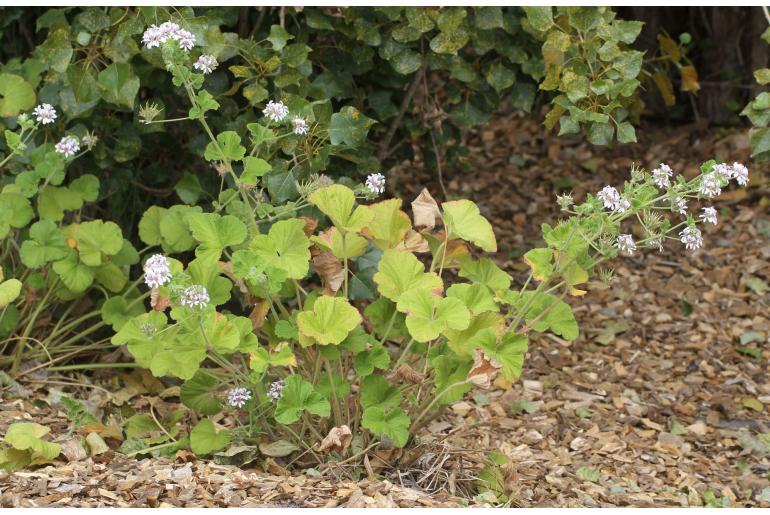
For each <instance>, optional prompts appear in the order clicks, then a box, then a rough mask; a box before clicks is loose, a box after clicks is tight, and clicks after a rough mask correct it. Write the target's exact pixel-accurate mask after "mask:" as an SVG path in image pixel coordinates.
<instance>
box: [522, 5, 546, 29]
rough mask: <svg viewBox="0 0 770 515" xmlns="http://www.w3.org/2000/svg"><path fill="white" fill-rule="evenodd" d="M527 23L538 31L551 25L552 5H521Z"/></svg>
mask: <svg viewBox="0 0 770 515" xmlns="http://www.w3.org/2000/svg"><path fill="white" fill-rule="evenodd" d="M523 9H524V13H525V14H526V15H527V21H528V22H529V25H530V26H531V27H532V28H533V29H535V30H537V31H540V32H545V31H546V30H548V29H550V28H551V26H552V25H553V8H552V7H523Z"/></svg>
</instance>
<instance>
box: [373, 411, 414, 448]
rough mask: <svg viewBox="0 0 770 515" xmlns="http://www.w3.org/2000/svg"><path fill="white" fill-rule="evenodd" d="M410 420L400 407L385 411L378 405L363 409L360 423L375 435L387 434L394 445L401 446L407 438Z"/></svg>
mask: <svg viewBox="0 0 770 515" xmlns="http://www.w3.org/2000/svg"><path fill="white" fill-rule="evenodd" d="M410 423H411V421H410V420H409V417H408V416H407V414H406V413H404V410H402V409H401V408H391V409H390V410H388V411H385V410H384V409H382V408H381V407H379V406H372V407H369V408H366V410H364V415H363V417H362V418H361V425H362V426H363V427H364V428H366V429H368V430H369V431H370V432H371V433H372V434H374V435H377V436H383V435H384V436H387V437H388V438H390V439H391V440H393V443H394V444H395V445H396V447H403V446H404V445H406V442H407V441H408V440H409V424H410Z"/></svg>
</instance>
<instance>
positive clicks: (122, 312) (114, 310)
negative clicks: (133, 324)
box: [101, 297, 144, 331]
mask: <svg viewBox="0 0 770 515" xmlns="http://www.w3.org/2000/svg"><path fill="white" fill-rule="evenodd" d="M132 304H133V305H132ZM129 306H130V307H129ZM101 313H102V320H104V322H105V323H107V324H110V325H111V326H112V328H113V329H114V330H115V331H119V330H120V329H121V328H122V327H123V326H124V325H125V324H127V323H128V322H129V321H130V320H132V319H133V318H135V317H137V316H139V315H141V314H142V313H144V306H142V304H141V303H140V302H133V299H126V298H125V297H110V298H109V299H107V300H106V301H104V304H102V308H101Z"/></svg>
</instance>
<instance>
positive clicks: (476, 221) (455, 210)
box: [441, 199, 497, 252]
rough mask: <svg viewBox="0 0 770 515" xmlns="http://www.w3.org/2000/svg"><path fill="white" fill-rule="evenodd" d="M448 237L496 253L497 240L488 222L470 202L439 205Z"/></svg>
mask: <svg viewBox="0 0 770 515" xmlns="http://www.w3.org/2000/svg"><path fill="white" fill-rule="evenodd" d="M441 207H442V209H443V210H444V222H445V223H446V226H447V230H448V231H449V234H450V236H452V237H456V238H461V239H463V240H465V241H470V242H472V243H475V244H476V245H478V246H479V247H481V248H482V249H483V250H485V251H487V252H497V240H496V239H495V233H494V231H493V230H492V225H491V224H490V223H489V221H488V220H487V219H486V218H484V217H483V216H481V213H480V212H479V207H478V206H477V205H476V204H475V203H474V202H471V201H470V200H465V199H463V200H452V201H449V202H444V203H443V204H441Z"/></svg>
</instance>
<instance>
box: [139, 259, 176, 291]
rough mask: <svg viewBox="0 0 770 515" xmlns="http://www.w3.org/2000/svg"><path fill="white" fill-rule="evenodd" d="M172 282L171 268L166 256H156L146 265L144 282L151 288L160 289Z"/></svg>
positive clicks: (146, 262)
mask: <svg viewBox="0 0 770 515" xmlns="http://www.w3.org/2000/svg"><path fill="white" fill-rule="evenodd" d="M170 280H171V267H170V265H169V262H168V259H166V256H163V255H161V254H155V255H153V256H150V258H149V259H148V260H147V261H145V263H144V282H145V284H146V285H147V286H149V287H150V288H160V287H161V286H163V285H164V284H166V283H168V282H169V281H170Z"/></svg>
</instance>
